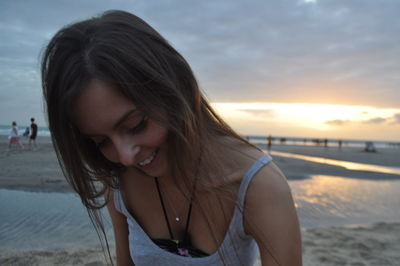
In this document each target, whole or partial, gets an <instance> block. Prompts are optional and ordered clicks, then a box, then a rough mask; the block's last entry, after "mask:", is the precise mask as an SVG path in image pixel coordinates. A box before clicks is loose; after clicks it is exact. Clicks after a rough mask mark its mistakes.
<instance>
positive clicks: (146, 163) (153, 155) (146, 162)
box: [138, 149, 159, 167]
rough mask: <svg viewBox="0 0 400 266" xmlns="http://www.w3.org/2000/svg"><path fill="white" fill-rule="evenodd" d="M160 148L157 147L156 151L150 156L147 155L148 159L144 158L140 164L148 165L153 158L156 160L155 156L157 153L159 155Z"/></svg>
mask: <svg viewBox="0 0 400 266" xmlns="http://www.w3.org/2000/svg"><path fill="white" fill-rule="evenodd" d="M158 150H159V149H157V150H156V151H154V152H153V153H152V154H151V155H150V156H149V157H147V158H146V159H144V160H143V161H141V162H139V163H138V164H139V165H140V166H142V167H143V166H146V165H148V164H150V163H151V162H152V161H153V160H154V158H155V157H156V155H157V153H158Z"/></svg>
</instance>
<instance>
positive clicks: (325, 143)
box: [324, 139, 328, 148]
mask: <svg viewBox="0 0 400 266" xmlns="http://www.w3.org/2000/svg"><path fill="white" fill-rule="evenodd" d="M324 147H325V148H328V139H324Z"/></svg>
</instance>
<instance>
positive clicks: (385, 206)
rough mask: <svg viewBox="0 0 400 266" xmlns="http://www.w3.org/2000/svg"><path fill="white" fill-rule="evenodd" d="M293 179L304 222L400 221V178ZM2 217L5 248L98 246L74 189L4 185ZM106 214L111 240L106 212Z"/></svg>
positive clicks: (307, 224) (2, 246)
mask: <svg viewBox="0 0 400 266" xmlns="http://www.w3.org/2000/svg"><path fill="white" fill-rule="evenodd" d="M289 185H290V187H291V189H292V193H293V196H294V200H295V204H296V208H297V211H298V214H299V218H300V224H301V227H303V228H313V227H325V226H343V225H349V226H350V225H363V224H372V223H376V222H400V208H399V206H400V194H399V191H400V178H399V180H390V181H387V180H386V181H379V180H360V179H354V178H343V177H334V176H313V177H312V178H309V179H304V180H290V181H289ZM0 217H1V219H0V250H7V249H13V250H15V249H17V250H30V249H63V248H96V247H97V248H98V247H99V241H98V238H97V235H96V233H95V231H94V229H93V226H92V224H91V222H90V220H89V218H88V215H87V213H86V210H85V209H84V207H83V206H82V204H81V202H80V200H79V198H78V197H77V196H75V195H74V194H72V193H37V192H24V191H14V190H5V189H0ZM104 217H105V220H106V231H107V235H108V237H109V240H110V243H111V245H112V244H113V235H112V227H111V223H110V221H109V217H108V214H107V213H106V212H104Z"/></svg>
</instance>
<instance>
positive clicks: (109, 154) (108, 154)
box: [99, 147, 119, 163]
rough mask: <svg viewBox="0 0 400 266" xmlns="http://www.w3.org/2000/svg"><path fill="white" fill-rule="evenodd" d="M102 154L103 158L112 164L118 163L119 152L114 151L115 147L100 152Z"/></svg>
mask: <svg viewBox="0 0 400 266" xmlns="http://www.w3.org/2000/svg"><path fill="white" fill-rule="evenodd" d="M99 152H100V153H101V154H103V156H104V157H105V158H106V159H107V160H109V161H110V162H113V163H118V162H119V161H118V153H117V151H116V150H115V149H114V147H108V148H106V149H103V150H100V151H99Z"/></svg>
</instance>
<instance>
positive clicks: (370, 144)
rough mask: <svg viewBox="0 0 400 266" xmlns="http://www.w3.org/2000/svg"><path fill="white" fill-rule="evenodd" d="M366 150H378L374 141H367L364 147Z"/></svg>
mask: <svg viewBox="0 0 400 266" xmlns="http://www.w3.org/2000/svg"><path fill="white" fill-rule="evenodd" d="M364 151H365V152H376V149H375V146H374V143H373V142H372V141H367V142H365V148H364Z"/></svg>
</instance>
